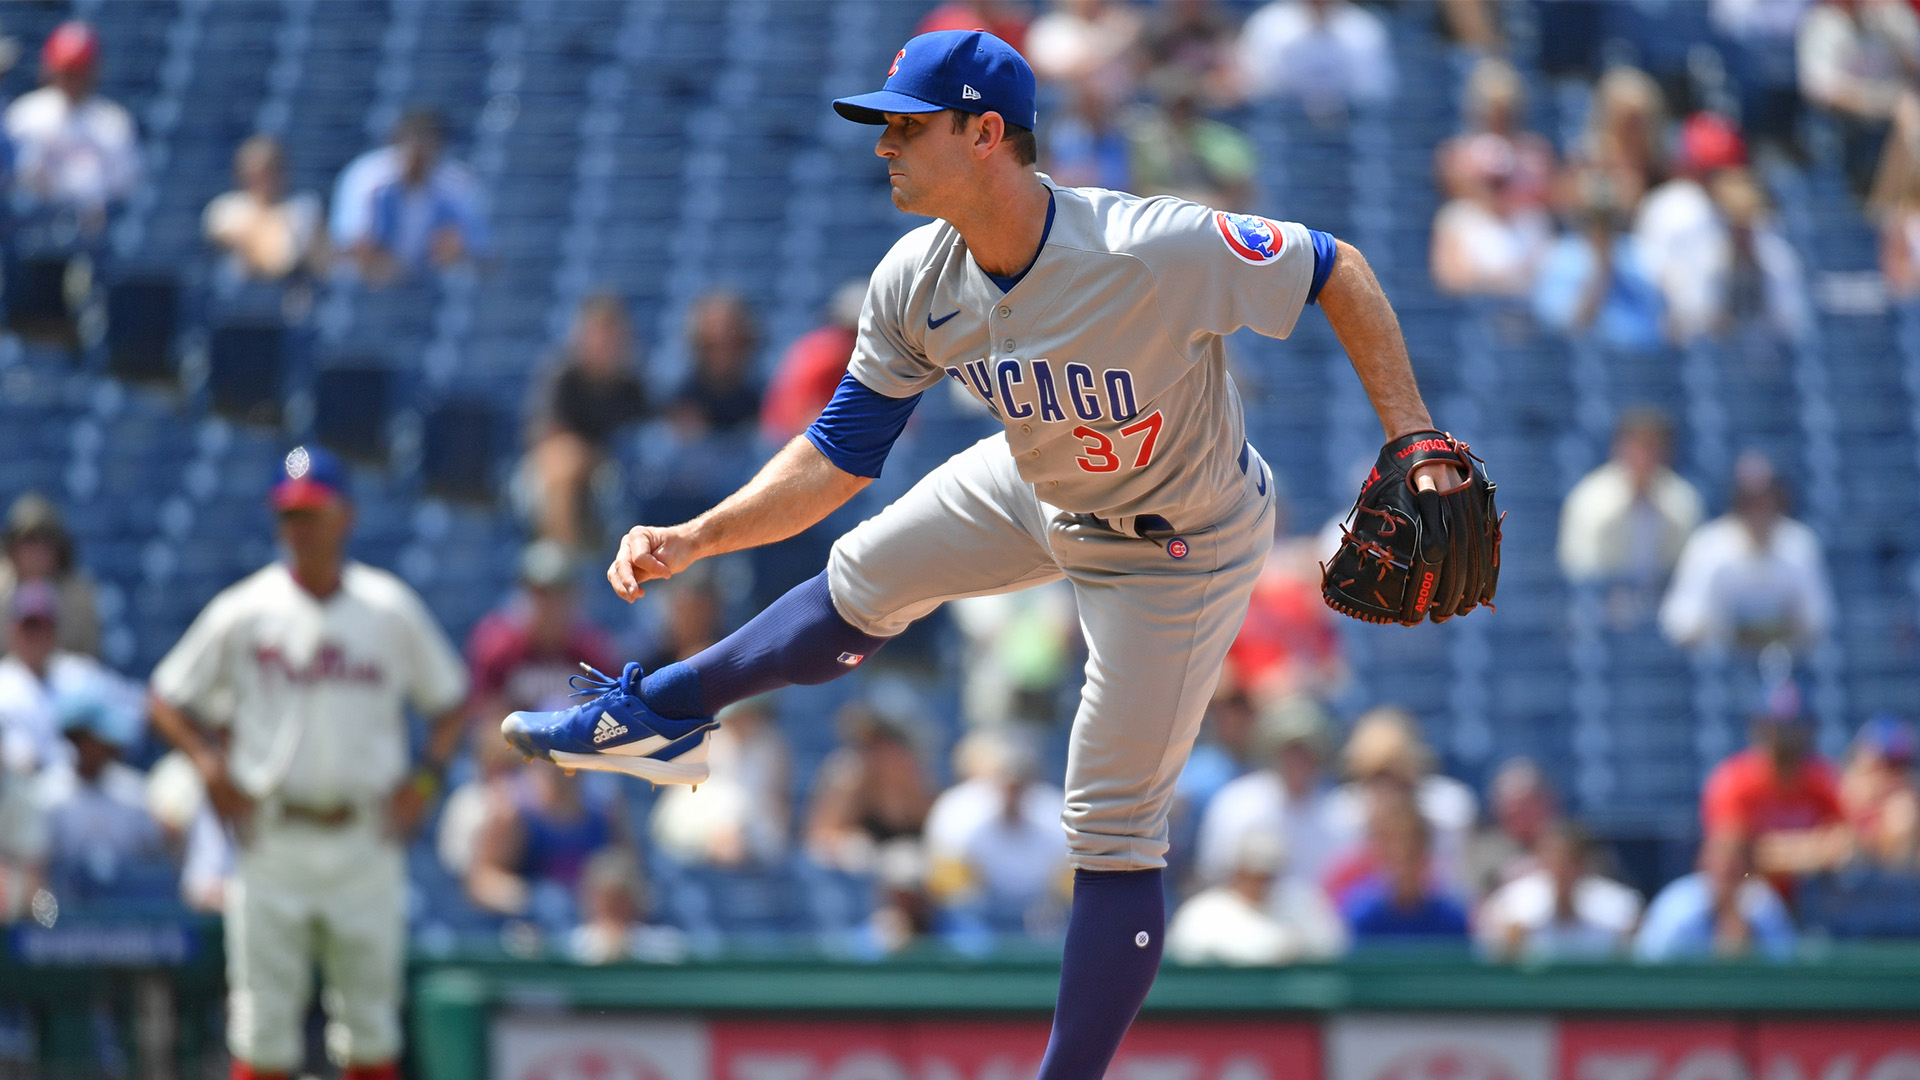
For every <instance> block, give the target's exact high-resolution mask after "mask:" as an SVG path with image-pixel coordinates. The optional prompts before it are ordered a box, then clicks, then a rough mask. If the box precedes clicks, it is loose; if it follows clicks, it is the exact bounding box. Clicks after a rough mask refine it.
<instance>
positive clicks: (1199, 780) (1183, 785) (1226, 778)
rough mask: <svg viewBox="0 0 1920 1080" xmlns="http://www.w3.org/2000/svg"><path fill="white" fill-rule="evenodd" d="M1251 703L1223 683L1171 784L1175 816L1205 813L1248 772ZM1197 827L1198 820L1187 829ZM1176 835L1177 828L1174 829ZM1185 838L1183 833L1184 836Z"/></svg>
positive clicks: (1252, 751) (1215, 694) (1250, 745)
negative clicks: (1185, 759) (1177, 776)
mask: <svg viewBox="0 0 1920 1080" xmlns="http://www.w3.org/2000/svg"><path fill="white" fill-rule="evenodd" d="M1254 727H1255V723H1254V715H1253V704H1252V702H1250V701H1248V700H1247V695H1246V694H1244V693H1242V692H1240V691H1239V690H1238V689H1235V688H1231V687H1229V686H1227V685H1226V683H1225V681H1224V680H1223V681H1222V684H1221V686H1220V687H1218V688H1216V689H1215V690H1214V694H1213V700H1212V701H1210V702H1208V703H1207V712H1206V715H1205V716H1204V717H1202V719H1201V722H1200V735H1199V737H1198V738H1196V739H1195V740H1194V743H1193V751H1192V752H1191V753H1189V754H1188V755H1187V764H1186V766H1185V767H1184V768H1182V769H1181V770H1180V779H1179V780H1178V781H1177V782H1176V783H1175V785H1174V814H1175V815H1176V816H1179V817H1189V818H1191V817H1193V816H1194V815H1202V814H1205V813H1206V810H1207V808H1208V807H1209V806H1211V805H1212V804H1213V799H1214V796H1216V795H1218V794H1219V793H1220V792H1221V790H1222V789H1224V788H1225V787H1226V786H1227V785H1228V784H1229V783H1232V782H1233V781H1234V780H1236V779H1238V778H1239V777H1240V776H1241V775H1242V774H1244V773H1245V772H1246V771H1247V766H1248V763H1249V762H1250V761H1251V760H1252V759H1253V756H1254V754H1255V753H1256V751H1255V750H1254V746H1253V740H1254ZM1190 827H1191V828H1193V829H1194V830H1196V831H1197V830H1198V828H1199V820H1194V821H1193V823H1192V825H1191V826H1190ZM1174 831H1175V832H1178V831H1179V830H1178V829H1177V828H1176V829H1175V830H1174ZM1183 835H1184V834H1183Z"/></svg>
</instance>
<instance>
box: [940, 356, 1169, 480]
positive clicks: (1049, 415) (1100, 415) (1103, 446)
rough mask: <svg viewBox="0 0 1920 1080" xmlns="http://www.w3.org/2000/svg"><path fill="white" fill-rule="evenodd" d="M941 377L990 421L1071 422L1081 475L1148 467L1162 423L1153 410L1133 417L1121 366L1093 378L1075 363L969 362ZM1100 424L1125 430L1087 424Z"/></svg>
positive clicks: (1127, 376) (1129, 384)
mask: <svg viewBox="0 0 1920 1080" xmlns="http://www.w3.org/2000/svg"><path fill="white" fill-rule="evenodd" d="M947 375H948V376H949V377H951V378H952V379H953V380H954V381H956V382H958V383H959V384H960V385H961V386H964V387H966V388H967V390H968V391H969V392H970V393H972V394H973V396H974V397H976V398H979V399H980V400H981V401H983V402H985V403H986V406H987V411H989V412H991V413H993V415H994V418H995V419H998V420H1001V421H1003V422H1005V423H1007V424H1009V425H1011V424H1012V423H1013V422H1015V421H1018V420H1028V419H1031V420H1035V421H1037V422H1039V423H1042V424H1068V423H1072V424H1074V425H1075V426H1074V428H1073V431H1072V434H1073V437H1074V438H1076V439H1078V440H1080V452H1079V454H1078V455H1077V456H1076V457H1075V458H1074V461H1075V463H1076V464H1078V465H1079V466H1080V468H1081V469H1082V470H1084V471H1086V472H1090V473H1108V472H1116V471H1118V470H1120V469H1123V468H1124V469H1144V468H1146V467H1147V466H1148V465H1150V464H1152V463H1153V451H1154V448H1155V447H1156V446H1157V445H1158V443H1159V441H1160V427H1161V423H1162V419H1161V416H1160V413H1159V412H1158V411H1157V410H1156V411H1154V412H1151V413H1148V414H1147V415H1146V416H1141V417H1139V418H1138V419H1135V417H1136V416H1138V414H1139V411H1140V408H1139V405H1138V403H1137V400H1136V398H1135V396H1134V391H1133V372H1131V371H1128V370H1127V369H1126V368H1108V369H1106V370H1105V371H1102V372H1099V373H1097V374H1096V373H1095V372H1094V370H1093V369H1092V368H1090V367H1088V366H1087V365H1085V364H1081V363H1069V364H1056V363H1055V362H1054V361H1051V360H1047V359H1045V358H1041V359H1036V360H1022V359H1018V358H1015V357H1006V358H1004V359H1001V360H997V361H996V360H992V359H980V360H972V361H969V362H968V363H967V365H966V366H965V367H964V368H960V367H950V368H948V369H947ZM1103 420H1105V421H1112V422H1124V423H1125V426H1124V427H1122V428H1120V429H1119V430H1118V431H1117V432H1116V433H1115V434H1114V435H1109V434H1107V433H1106V432H1103V431H1100V430H1097V429H1095V428H1093V427H1090V426H1088V425H1090V424H1093V423H1098V422H1100V421H1103ZM1115 435H1117V436H1118V438H1117V439H1116V438H1115Z"/></svg>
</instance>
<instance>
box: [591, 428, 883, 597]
mask: <svg viewBox="0 0 1920 1080" xmlns="http://www.w3.org/2000/svg"><path fill="white" fill-rule="evenodd" d="M872 482H873V481H872V480H871V479H869V478H867V477H864V476H855V475H853V474H852V473H850V472H847V471H846V470H844V469H842V468H840V467H839V466H837V465H835V464H834V463H833V462H831V461H828V460H827V457H826V455H825V454H822V453H821V452H820V450H819V448H817V447H815V446H814V445H813V444H812V443H811V442H808V441H807V438H806V436H804V435H802V436H799V437H796V438H795V439H794V440H793V441H792V442H789V443H788V444H787V445H786V446H784V447H782V448H781V449H780V452H779V453H777V454H775V455H774V456H773V460H771V461H769V462H767V463H766V464H765V465H763V466H761V468H760V471H759V472H758V473H757V474H755V475H754V478H753V479H752V480H749V481H747V483H746V485H745V486H743V487H742V488H741V489H740V490H739V491H736V492H734V493H733V494H731V495H729V496H727V497H726V499H724V500H723V501H722V502H721V503H720V505H718V506H716V507H714V508H713V509H711V510H709V511H707V512H706V513H704V514H701V515H700V516H699V517H697V518H694V519H693V520H692V521H689V522H686V523H684V524H681V525H674V526H670V527H666V528H660V527H655V526H650V525H636V526H634V527H633V528H632V529H630V530H628V532H627V535H626V536H625V537H624V538H622V539H621V541H620V551H619V553H618V554H617V555H615V556H614V560H613V565H612V566H611V567H609V568H608V569H607V581H608V583H610V584H611V585H612V586H613V591H614V592H616V593H618V594H619V595H620V598H621V599H623V600H627V601H629V602H631V601H633V600H635V599H638V598H639V597H641V596H643V595H645V592H646V590H645V588H644V585H645V583H646V582H648V581H653V580H656V579H659V578H665V577H670V576H671V575H673V574H676V573H679V572H680V571H681V570H684V569H686V568H687V567H688V566H690V565H692V564H693V563H695V562H697V561H699V560H701V559H704V558H707V557H709V556H712V555H724V554H726V553H728V552H730V551H744V550H746V549H747V548H755V547H760V546H762V545H764V544H773V543H778V542H779V541H781V540H785V539H786V538H787V537H789V536H793V535H795V534H797V533H800V532H803V531H805V530H806V529H809V528H811V527H813V526H814V525H817V524H819V522H820V521H821V520H822V519H824V518H825V517H826V516H827V515H828V514H831V513H833V512H834V511H835V510H838V509H839V508H840V507H841V506H843V505H845V504H846V501H847V500H848V499H851V498H853V497H854V496H855V495H857V494H859V492H860V490H861V489H862V488H864V487H866V486H867V485H868V484H870V483H872Z"/></svg>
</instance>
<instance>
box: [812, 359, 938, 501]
mask: <svg viewBox="0 0 1920 1080" xmlns="http://www.w3.org/2000/svg"><path fill="white" fill-rule="evenodd" d="M918 404H920V395H919V394H915V395H913V396H912V397H904V398H891V397H888V396H886V395H885V394H882V393H879V392H877V391H874V390H869V389H868V388H867V387H866V386H865V385H864V384H863V383H861V382H860V380H858V379H856V378H854V377H853V376H852V375H843V376H841V378H840V385H839V386H838V387H837V388H836V389H835V390H834V392H833V400H832V401H829V402H827V407H826V408H825V409H823V410H821V412H820V418H819V419H818V420H815V421H814V422H813V424H812V426H810V427H808V428H807V441H808V442H811V443H812V444H813V445H814V446H816V447H818V448H819V450H820V452H821V453H822V454H825V455H826V456H827V460H828V461H831V462H833V463H834V465H836V466H837V467H839V468H840V469H842V470H844V471H846V472H849V473H852V474H853V475H855V476H865V477H868V478H869V479H871V478H874V477H878V476H879V475H880V464H881V463H882V462H884V461H886V460H887V451H889V450H891V449H893V443H894V440H896V439H898V438H899V437H900V432H901V430H902V429H903V428H905V427H906V426H907V417H909V416H912V415H913V407H914V406H915V405H918Z"/></svg>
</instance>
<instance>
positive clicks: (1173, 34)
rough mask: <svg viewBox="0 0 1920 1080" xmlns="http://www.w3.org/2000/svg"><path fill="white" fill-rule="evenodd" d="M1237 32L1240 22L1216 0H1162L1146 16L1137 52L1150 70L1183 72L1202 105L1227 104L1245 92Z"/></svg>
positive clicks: (1221, 105)
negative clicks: (1241, 74) (1145, 23)
mask: <svg viewBox="0 0 1920 1080" xmlns="http://www.w3.org/2000/svg"><path fill="white" fill-rule="evenodd" d="M1239 35H1240V27H1239V25H1238V23H1237V22H1236V21H1235V20H1234V18H1233V16H1232V15H1230V14H1228V12H1227V11H1226V10H1225V9H1224V8H1223V7H1222V6H1221V5H1220V4H1219V3H1218V2H1217V0H1166V2H1165V3H1162V4H1158V5H1156V6H1155V7H1154V9H1153V10H1152V11H1151V13H1150V14H1149V15H1148V17H1147V25H1146V28H1145V30H1144V31H1143V32H1142V33H1141V36H1140V58H1141V60H1142V62H1143V64H1144V65H1145V67H1146V69H1147V70H1148V71H1149V72H1151V73H1156V74H1157V73H1162V72H1166V73H1177V74H1179V75H1181V76H1183V77H1184V81H1186V82H1187V83H1188V84H1189V85H1191V86H1193V87H1194V89H1195V92H1196V94H1197V96H1198V98H1199V105H1200V107H1201V108H1203V109H1208V110H1211V109H1221V108H1227V107H1230V106H1233V105H1237V104H1239V103H1240V100H1241V99H1242V98H1243V97H1244V96H1245V88H1244V87H1243V86H1242V85H1241V77H1240V65H1239V57H1238V54H1237V44H1236V42H1237V39H1238V38H1239Z"/></svg>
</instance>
